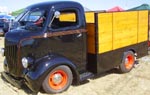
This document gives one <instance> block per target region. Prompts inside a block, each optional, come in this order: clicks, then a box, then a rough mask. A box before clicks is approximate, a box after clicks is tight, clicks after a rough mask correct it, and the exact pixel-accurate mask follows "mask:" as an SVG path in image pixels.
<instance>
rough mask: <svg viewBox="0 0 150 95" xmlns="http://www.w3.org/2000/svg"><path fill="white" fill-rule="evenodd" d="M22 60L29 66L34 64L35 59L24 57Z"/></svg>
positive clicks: (25, 66) (26, 66) (23, 63)
mask: <svg viewBox="0 0 150 95" xmlns="http://www.w3.org/2000/svg"><path fill="white" fill-rule="evenodd" d="M21 61H22V66H23V67H24V68H28V67H29V66H30V65H32V64H33V59H32V58H30V57H23V58H22V60H21Z"/></svg>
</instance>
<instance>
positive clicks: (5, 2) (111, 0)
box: [0, 0, 150, 12]
mask: <svg viewBox="0 0 150 95" xmlns="http://www.w3.org/2000/svg"><path fill="white" fill-rule="evenodd" d="M44 1H64V0H0V2H1V3H0V8H3V9H4V10H9V11H10V12H12V11H16V10H19V9H22V8H25V7H27V6H29V5H31V4H34V3H39V2H44ZM68 1H77V2H79V3H81V4H82V5H83V6H84V7H86V8H88V9H90V10H108V9H110V8H112V7H114V6H120V7H121V8H123V9H130V8H133V7H136V6H139V5H141V4H145V3H147V4H150V0H68Z"/></svg>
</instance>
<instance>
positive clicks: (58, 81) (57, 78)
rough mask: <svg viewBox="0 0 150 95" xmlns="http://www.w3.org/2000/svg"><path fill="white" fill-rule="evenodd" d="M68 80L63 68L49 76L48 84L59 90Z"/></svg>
mask: <svg viewBox="0 0 150 95" xmlns="http://www.w3.org/2000/svg"><path fill="white" fill-rule="evenodd" d="M67 81H68V76H67V74H66V72H64V71H63V70H57V71H54V72H53V73H52V74H50V76H49V80H48V83H49V86H50V87H51V88H52V89H54V90H60V89H62V88H64V87H65V85H66V84H67Z"/></svg>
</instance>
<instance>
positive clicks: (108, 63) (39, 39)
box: [1, 1, 148, 93]
mask: <svg viewBox="0 0 150 95" xmlns="http://www.w3.org/2000/svg"><path fill="white" fill-rule="evenodd" d="M147 41H148V11H127V12H116V13H115V12H114V13H113V12H112V13H107V12H104V11H103V12H97V11H96V12H87V13H85V12H84V9H83V7H82V5H80V4H79V3H76V2H71V1H60V2H45V3H39V4H35V5H32V6H29V7H27V8H26V11H25V12H24V13H23V15H22V16H21V17H20V18H19V19H18V26H17V28H16V29H12V30H11V31H9V32H8V33H6V36H5V48H4V49H2V50H1V51H2V53H4V55H5V57H6V59H5V61H4V69H5V71H4V72H3V73H2V75H3V76H4V77H5V78H6V79H7V80H8V81H9V82H11V83H12V84H15V82H16V81H19V82H21V83H25V84H26V85H28V87H29V88H30V89H31V90H32V91H34V92H37V91H39V90H40V89H41V88H43V90H44V91H45V92H47V93H60V92H63V91H65V90H67V89H68V88H69V86H70V85H71V84H72V83H75V84H78V83H80V81H83V80H85V79H88V78H90V77H93V76H94V75H97V74H101V73H103V72H105V71H108V70H110V69H112V68H115V67H118V68H119V71H120V72H121V73H127V72H129V71H131V70H132V68H133V66H134V64H135V62H136V58H139V57H142V56H145V55H147V53H148V52H147V49H148V47H147Z"/></svg>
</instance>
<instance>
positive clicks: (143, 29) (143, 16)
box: [138, 11, 148, 43]
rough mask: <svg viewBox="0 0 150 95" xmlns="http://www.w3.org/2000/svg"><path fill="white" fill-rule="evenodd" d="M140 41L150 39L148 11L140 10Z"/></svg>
mask: <svg viewBox="0 0 150 95" xmlns="http://www.w3.org/2000/svg"><path fill="white" fill-rule="evenodd" d="M138 26H139V28H138V29H139V31H138V43H140V42H143V41H146V40H148V11H139V24H138Z"/></svg>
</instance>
